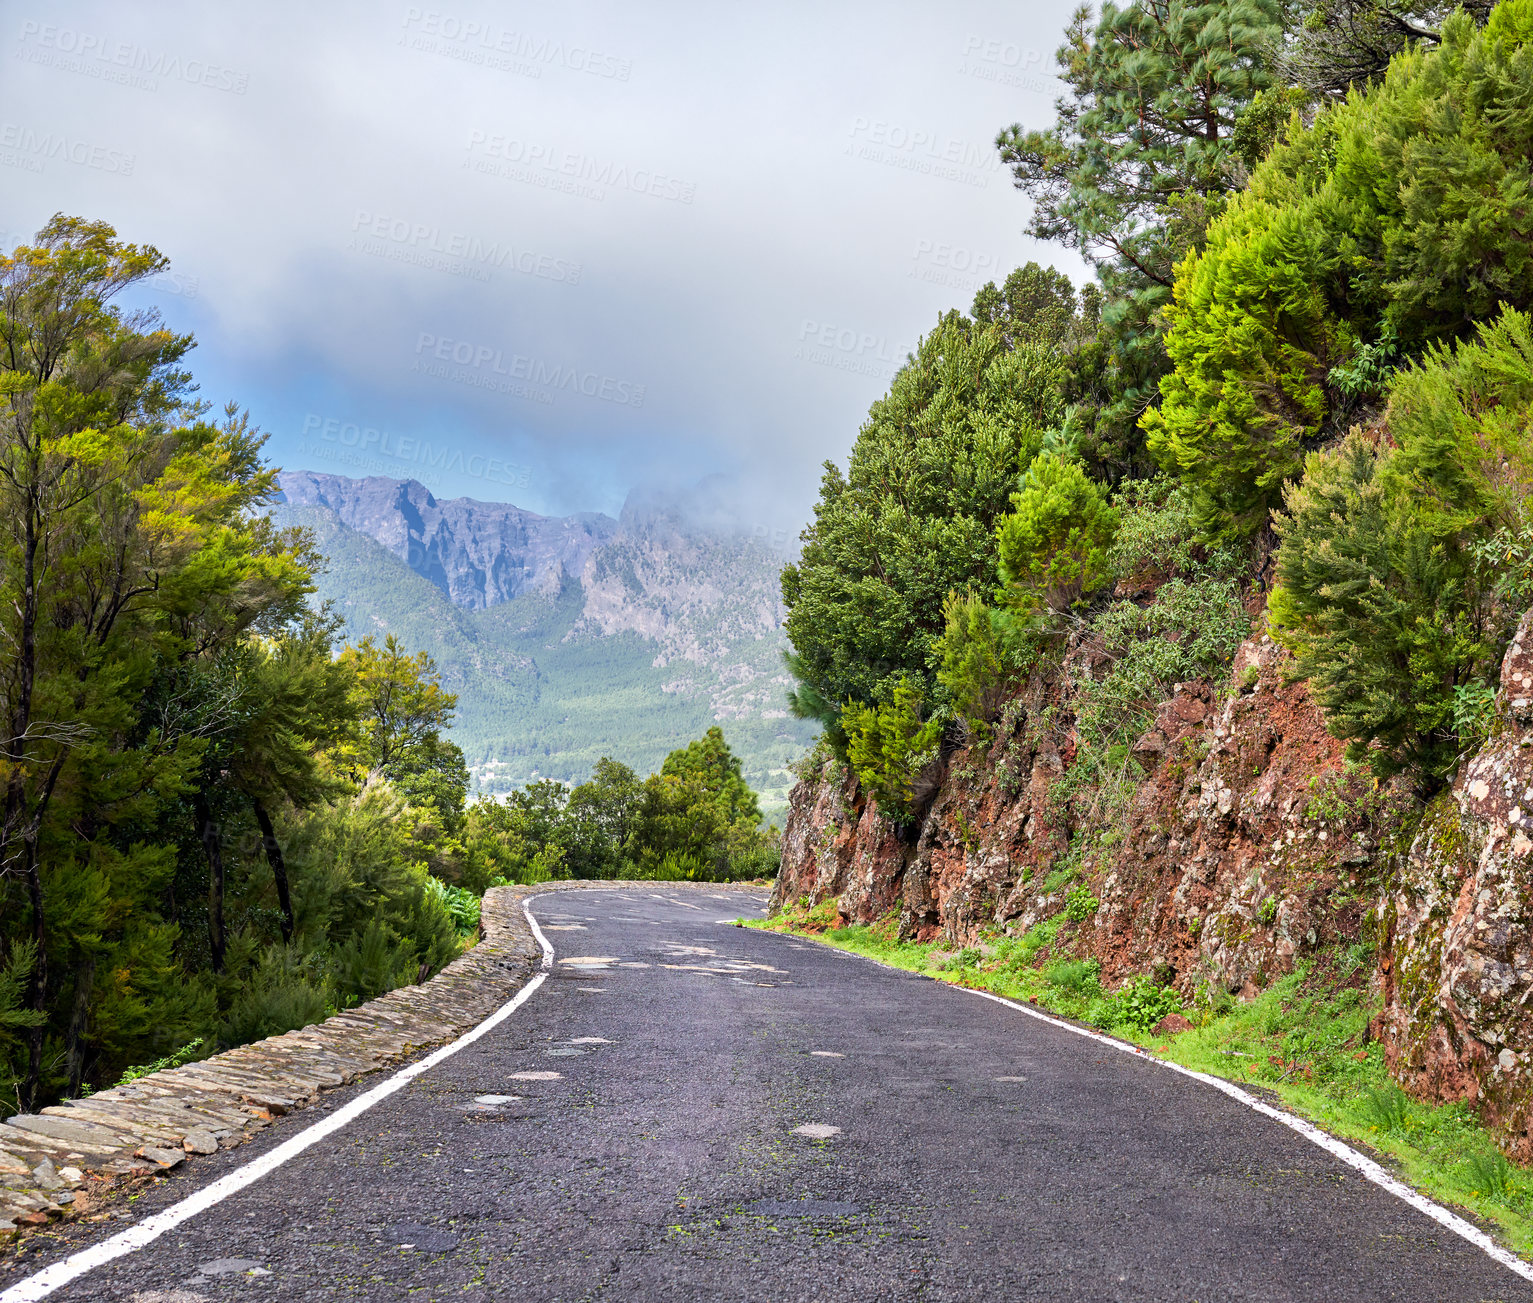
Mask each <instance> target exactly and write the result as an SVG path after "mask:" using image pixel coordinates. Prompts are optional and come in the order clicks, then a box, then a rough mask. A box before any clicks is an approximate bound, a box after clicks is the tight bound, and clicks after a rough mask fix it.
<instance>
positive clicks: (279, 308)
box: [0, 0, 1082, 532]
mask: <svg viewBox="0 0 1533 1303" xmlns="http://www.w3.org/2000/svg"><path fill="white" fill-rule="evenodd" d="M1069 8H1070V5H1069V4H1068V3H1067V2H1066V0H1043V2H1041V3H1032V4H1023V5H1017V4H1010V5H1002V4H995V3H986V2H985V0H973V2H970V3H948V4H945V5H930V4H898V3H896V4H889V3H883V4H872V3H842V4H833V5H827V4H824V3H803V4H797V3H786V4H785V3H777V4H773V5H765V6H754V7H731V6H717V5H712V4H709V5H704V4H701V3H685V2H683V0H674V2H672V3H652V4H645V5H634V4H616V3H613V4H595V3H592V4H575V5H570V4H552V3H516V4H510V3H504V4H483V3H471V2H469V0H464V2H463V3H459V2H458V0H448V4H447V7H440V8H433V7H431V6H430V5H419V6H411V5H396V4H391V3H362V4H346V3H341V2H338V0H324V2H323V3H316V2H315V0H307V2H306V3H302V4H298V3H286V2H284V0H275V2H269V3H263V4H260V5H255V4H250V5H209V4H207V3H206V2H205V0H199V2H197V3H189V4H185V5H178V4H176V3H164V2H162V3H154V4H143V5H137V4H132V3H123V0H114V2H113V3H103V4H86V3H70V2H69V0H61V2H60V3H54V4H49V5H38V4H34V3H28V4H19V3H16V2H15V0H0V55H3V58H4V63H3V69H4V72H3V75H0V242H3V244H4V246H5V247H7V248H9V247H11V246H13V245H14V244H16V243H17V242H18V241H20V240H23V239H25V238H26V237H27V236H28V235H29V234H30V233H31V232H32V231H34V230H36V229H37V227H38V226H39V225H40V224H41V223H42V222H44V221H45V220H46V219H47V218H48V217H49V215H51V214H52V213H54V212H56V211H63V212H66V213H73V214H80V215H85V216H90V217H96V218H104V219H106V220H108V221H110V222H112V223H113V224H114V225H115V226H116V227H117V229H118V231H119V232H120V234H121V235H122V236H123V237H124V238H126V239H131V240H134V241H141V242H148V243H152V244H154V245H156V246H157V247H158V248H159V249H161V250H162V251H163V252H164V253H165V254H167V255H168V256H169V257H170V258H171V260H172V266H171V270H170V272H169V273H168V274H167V275H166V276H165V277H163V278H161V280H160V282H159V283H157V284H155V285H154V286H152V287H151V288H149V289H147V290H145V291H143V292H142V293H141V294H140V296H139V297H140V298H141V300H142V301H144V302H150V303H153V304H154V305H155V306H156V307H158V308H159V309H160V311H161V312H162V313H163V314H164V316H165V317H166V319H167V320H168V321H169V323H170V324H172V325H173V326H174V327H176V328H178V329H188V330H191V331H193V332H195V334H196V336H197V339H198V341H199V345H198V348H197V350H196V352H195V354H194V355H193V366H194V370H195V372H196V374H197V377H198V379H199V381H200V383H201V385H202V390H203V393H204V396H205V397H207V398H208V399H210V400H212V401H214V402H215V403H216V404H218V405H220V406H221V405H222V404H223V402H224V401H226V400H227V399H230V398H232V399H236V400H237V401H239V402H240V403H241V404H243V405H246V406H248V407H249V408H250V410H251V413H252V415H253V417H254V418H255V420H256V421H257V422H258V423H259V424H260V425H261V426H262V428H263V429H265V430H266V431H267V432H268V433H269V434H270V443H269V445H268V448H269V451H270V453H271V455H272V457H273V459H274V460H275V461H277V462H278V463H279V464H281V465H283V466H291V467H307V468H310V469H315V470H333V471H337V472H340V473H343V474H353V475H362V474H386V475H393V476H398V477H403V476H407V475H413V476H414V477H415V478H417V479H420V480H422V481H424V482H425V483H427V484H428V486H429V487H431V488H432V490H433V491H434V492H436V493H437V494H438V495H439V496H454V495H458V494H463V495H468V496H472V497H479V498H488V499H500V500H509V501H515V502H517V503H519V504H520V505H523V506H527V507H530V508H532V509H534V510H540V511H548V512H566V511H573V510H605V511H615V510H616V508H617V507H618V506H619V505H620V504H621V502H622V500H623V498H624V496H625V494H626V493H627V491H628V490H629V489H630V488H632V487H634V486H635V485H637V484H641V483H646V482H677V483H682V482H693V481H696V480H699V479H701V478H703V477H705V476H711V475H723V476H726V477H729V478H730V479H731V480H732V481H733V482H734V483H735V484H736V485H738V486H740V488H741V489H742V490H743V492H744V495H745V497H744V501H745V504H746V505H744V506H743V507H742V508H741V510H742V511H744V512H745V513H747V514H748V515H749V516H750V517H751V518H752V519H751V523H752V524H753V525H755V526H756V527H757V528H758V529H769V530H775V531H779V532H781V531H784V530H796V528H797V526H798V525H799V524H800V523H801V522H802V520H803V519H804V518H806V517H807V515H808V514H809V511H810V508H811V505H812V503H813V500H814V494H815V491H816V486H817V483H818V480H819V473H820V472H819V466H820V463H821V462H823V461H824V460H826V459H827V458H834V459H837V460H841V459H844V458H845V456H846V453H847V451H848V449H849V448H850V446H851V443H852V440H853V439H854V438H855V436H856V432H857V428H858V425H859V424H860V422H861V420H862V419H863V417H864V415H865V414H866V412H867V408H868V405H869V403H871V402H872V401H873V400H874V399H875V398H877V397H878V395H879V394H880V393H882V392H883V390H884V389H885V388H886V386H887V383H888V380H889V377H890V375H891V373H892V370H893V368H894V366H895V365H896V364H897V362H898V361H899V360H900V359H902V358H903V356H904V354H905V352H906V351H907V350H908V349H909V348H910V347H911V346H912V345H913V344H914V342H915V340H916V339H917V337H918V336H919V335H920V334H921V333H922V332H924V331H925V330H927V329H929V328H930V326H931V325H932V323H933V322H934V321H935V320H936V317H937V315H938V313H940V312H941V311H942V310H944V309H945V308H948V307H952V306H959V307H966V306H967V305H968V304H969V302H970V301H971V299H972V295H973V291H974V290H975V289H976V288H977V287H978V286H979V285H981V284H983V283H984V282H985V281H986V280H989V279H992V278H997V279H998V278H1000V277H1003V276H1004V275H1005V273H1006V272H1007V271H1008V270H1009V269H1010V268H1011V267H1013V266H1016V265H1018V264H1020V263H1024V262H1027V261H1028V260H1030V259H1036V260H1038V261H1041V262H1053V263H1054V264H1055V265H1057V266H1059V267H1061V268H1063V269H1064V270H1066V271H1068V272H1069V273H1070V274H1071V275H1073V276H1076V277H1077V279H1079V278H1080V276H1081V274H1082V269H1081V266H1080V264H1079V262H1078V261H1077V260H1076V259H1075V258H1074V257H1073V256H1072V255H1071V254H1069V253H1068V252H1066V251H1064V250H1060V249H1056V248H1053V247H1051V246H1046V245H1041V244H1039V243H1037V242H1036V241H1033V240H1031V239H1029V238H1028V237H1027V236H1025V235H1023V234H1022V228H1023V226H1024V225H1025V224H1026V221H1027V215H1028V207H1027V202H1026V200H1025V199H1024V198H1023V197H1022V196H1021V195H1020V194H1019V193H1018V192H1017V191H1016V190H1014V189H1013V188H1012V187H1011V185H1010V179H1009V177H1008V176H1007V174H1006V173H1005V172H1004V171H1003V170H1002V168H1001V166H1000V164H999V161H998V159H997V158H996V155H995V151H994V148H993V145H992V143H991V142H992V141H993V139H994V136H995V133H996V131H997V129H998V128H1000V127H1002V126H1004V125H1006V124H1008V123H1011V122H1013V121H1021V122H1023V123H1026V124H1029V125H1044V124H1046V123H1047V122H1048V121H1049V120H1050V118H1051V116H1052V101H1053V98H1054V96H1055V94H1056V93H1057V87H1058V84H1057V82H1056V81H1055V80H1054V78H1053V75H1052V73H1053V51H1054V49H1055V48H1056V46H1057V45H1058V42H1059V37H1060V33H1061V31H1062V29H1063V26H1064V24H1065V21H1066V19H1067V17H1068V11H1069ZM241 12H243V13H245V14H248V15H249V16H248V17H239V16H238V15H239V14H240V13H241Z"/></svg>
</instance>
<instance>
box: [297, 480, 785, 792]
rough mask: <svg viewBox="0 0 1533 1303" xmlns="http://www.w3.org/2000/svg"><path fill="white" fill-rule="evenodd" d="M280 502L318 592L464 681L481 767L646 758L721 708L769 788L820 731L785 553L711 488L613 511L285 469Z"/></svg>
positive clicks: (531, 772)
mask: <svg viewBox="0 0 1533 1303" xmlns="http://www.w3.org/2000/svg"><path fill="white" fill-rule="evenodd" d="M279 485H280V489H281V492H280V494H279V495H278V498H277V500H276V501H275V502H274V503H273V506H272V514H273V517H274V519H275V520H276V521H277V522H278V523H279V524H289V525H302V526H304V527H306V528H308V529H309V530H310V531H311V532H312V533H313V535H314V537H315V540H316V543H317V545H318V546H319V549H320V551H321V552H323V553H325V554H326V556H327V557H328V567H327V569H326V570H325V571H324V572H322V573H321V574H320V575H319V576H317V580H316V585H317V590H318V591H317V596H318V597H319V599H320V600H324V601H328V602H330V604H331V605H332V607H333V609H334V610H335V611H336V612H337V613H338V614H339V615H340V616H341V617H342V619H343V620H344V621H345V625H346V635H347V637H349V638H353V639H355V638H360V637H362V636H364V635H366V634H373V635H376V636H380V637H381V636H385V635H387V634H389V633H394V634H397V635H398V636H399V637H400V638H401V639H402V640H403V641H404V642H405V643H406V644H407V645H408V646H410V647H411V648H419V649H422V650H425V651H427V652H429V653H430V654H431V655H432V657H433V658H434V659H435V660H436V661H437V663H438V667H439V669H440V671H441V674H442V679H443V682H444V684H445V685H446V686H447V687H448V688H449V690H451V691H453V692H455V693H457V694H458V697H459V708H458V720H457V722H456V723H455V724H454V728H453V736H454V738H455V739H456V740H457V741H458V743H459V744H460V745H461V746H462V747H463V749H464V753H465V756H466V757H467V759H468V761H469V765H470V770H471V772H472V773H473V775H474V777H475V781H476V783H477V784H478V785H479V787H480V788H481V789H483V790H486V791H490V792H498V791H503V790H505V789H506V788H508V787H514V786H518V785H520V784H522V783H525V782H528V781H531V780H532V779H535V778H547V777H552V778H558V779H560V780H561V781H565V782H573V781H579V780H580V779H583V778H584V777H585V776H586V774H587V773H588V772H589V770H590V767H591V765H592V764H593V763H594V762H595V760H596V759H598V758H599V757H600V756H601V755H612V756H613V757H614V758H615V759H619V760H622V761H624V762H625V763H627V764H630V765H632V766H633V767H634V768H635V769H637V770H639V771H640V772H646V771H647V770H648V769H653V768H657V767H658V765H659V763H660V761H661V760H662V759H663V758H664V756H665V754H666V753H667V752H669V751H670V750H671V749H672V748H674V747H676V746H680V745H683V744H684V743H685V742H686V741H688V740H689V739H690V738H691V737H694V736H697V735H699V734H700V733H701V732H702V731H704V730H705V729H706V728H707V727H709V726H710V725H711V724H714V723H718V724H720V725H721V726H723V727H724V728H725V731H726V734H727V735H728V736H729V739H730V743H731V745H732V746H733V747H734V748H735V749H736V751H737V752H738V753H739V754H740V755H741V757H742V761H743V763H744V767H745V771H746V774H747V776H748V778H749V779H750V780H751V782H752V785H753V786H755V787H756V788H757V789H758V791H761V792H762V794H763V808H765V809H767V810H768V811H769V812H775V811H781V810H782V809H783V808H785V805H786V796H787V789H788V786H789V785H790V783H791V776H790V775H789V774H788V771H787V769H786V765H787V763H788V761H790V760H791V759H793V758H795V757H796V756H797V755H798V754H799V753H801V752H802V750H803V749H804V748H805V747H806V746H807V745H808V744H809V742H810V741H811V740H812V738H813V733H814V730H813V728H812V726H810V725H808V724H805V723H804V722H803V721H799V720H795V719H793V718H792V717H791V716H790V715H789V713H788V711H787V708H786V701H785V695H786V690H787V688H788V686H789V676H788V674H787V672H786V669H785V667H784V666H783V664H782V651H783V649H784V648H785V646H786V642H785V639H784V636H783V633H782V620H783V610H782V605H781V596H780V592H779V590H778V579H777V575H778V570H779V568H780V565H781V557H780V556H778V555H777V554H776V553H774V552H773V551H771V550H770V549H769V548H767V547H766V546H765V545H764V544H763V543H762V542H761V541H759V540H757V539H754V538H752V537H750V536H748V535H747V534H746V532H745V531H744V530H741V529H740V528H739V527H738V525H736V524H734V522H733V520H732V519H731V517H730V515H729V514H728V513H727V512H726V511H723V510H720V509H718V508H717V507H716V506H714V505H711V504H710V501H709V499H708V495H707V492H706V486H705V487H704V491H703V492H702V493H700V494H698V495H696V496H694V497H692V498H690V499H689V498H688V497H686V496H681V495H667V494H663V493H655V492H641V493H635V494H632V495H630V497H629V500H628V501H627V502H626V503H625V504H624V507H623V510H622V511H621V512H620V513H619V515H618V517H617V518H616V519H614V518H613V517H611V516H607V515H604V514H602V513H599V512H583V513H577V514H574V515H571V516H564V517H559V516H541V515H538V514H537V513H535V512H531V511H528V510H526V509H525V508H522V507H519V506H516V505H515V504H513V503H493V502H480V501H478V500H476V499H472V498H454V499H439V498H437V497H436V496H435V495H433V494H432V493H431V491H430V490H429V489H427V488H426V486H424V485H422V484H420V483H419V482H417V481H413V480H395V479H390V478H388V477H385V476H369V477H367V478H364V479H350V478H349V477H346V476H341V475H334V474H331V473H328V472H316V471H308V470H284V471H282V472H281V473H280V475H279Z"/></svg>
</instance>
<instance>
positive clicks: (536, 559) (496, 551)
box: [279, 471, 618, 610]
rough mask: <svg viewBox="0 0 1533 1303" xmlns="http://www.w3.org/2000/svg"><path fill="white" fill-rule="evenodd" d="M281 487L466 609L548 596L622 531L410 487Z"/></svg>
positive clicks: (371, 480)
mask: <svg viewBox="0 0 1533 1303" xmlns="http://www.w3.org/2000/svg"><path fill="white" fill-rule="evenodd" d="M279 482H280V484H281V487H282V495H283V497H282V500H283V501H284V502H285V503H287V504H288V505H291V506H296V507H323V508H325V509H327V510H329V511H331V512H333V513H334V515H335V517H336V519H338V520H339V521H340V522H341V523H342V524H344V525H346V526H348V527H349V528H351V529H355V530H357V531H359V532H360V533H363V534H366V535H368V536H369V537H370V538H372V539H374V540H375V541H376V542H378V543H381V544H382V545H383V546H384V547H385V548H387V549H388V550H389V551H390V552H392V553H393V554H394V555H395V556H397V557H398V558H399V559H400V560H401V561H403V562H404V563H405V564H406V565H408V566H409V567H410V569H412V570H414V571H415V573H416V574H418V575H421V576H422V577H424V578H426V579H428V580H430V581H431V582H432V583H433V584H435V585H436V586H437V587H438V588H439V589H441V591H442V592H444V593H445V594H447V596H448V597H450V598H451V599H452V601H453V603H454V605H456V606H464V607H468V608H469V609H470V610H479V609H482V608H484V607H487V606H494V605H496V604H497V603H499V602H508V601H510V600H511V599H512V598H515V597H519V596H521V594H523V593H527V592H535V593H540V594H542V595H543V596H546V597H551V596H554V595H555V594H557V593H558V591H559V589H560V586H561V585H562V584H564V583H565V582H566V581H567V580H568V579H570V578H573V577H574V576H576V575H579V574H580V572H581V571H582V570H583V569H584V568H585V564H586V561H587V559H588V558H589V557H590V556H591V554H592V552H594V551H595V550H596V549H597V548H598V547H600V546H601V545H602V544H603V543H605V542H607V541H608V540H609V539H611V538H612V537H613V535H615V534H616V533H617V529H618V525H617V522H616V521H615V520H613V519H612V518H611V517H610V516H603V515H601V514H599V513H597V512H584V513H582V514H580V515H575V516H539V515H536V514H535V513H533V512H531V511H523V510H522V509H521V508H520V507H517V506H513V505H512V504H511V503H509V502H477V501H475V500H474V499H473V498H452V499H450V500H448V501H445V502H444V501H440V500H438V499H437V498H436V497H434V496H433V495H432V493H431V490H430V489H428V488H427V487H426V486H425V485H424V484H419V483H417V482H416V481H415V480H394V479H388V478H386V477H384V476H381V475H373V476H369V477H368V478H366V479H361V480H354V479H348V478H347V477H346V476H344V475H324V474H319V473H317V472H315V471H283V472H282V474H281V476H280V481H279Z"/></svg>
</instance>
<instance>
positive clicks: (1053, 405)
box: [782, 313, 1073, 722]
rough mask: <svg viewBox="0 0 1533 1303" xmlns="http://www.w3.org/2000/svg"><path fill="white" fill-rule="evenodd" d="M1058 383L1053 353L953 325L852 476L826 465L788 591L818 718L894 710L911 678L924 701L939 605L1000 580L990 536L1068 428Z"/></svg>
mask: <svg viewBox="0 0 1533 1303" xmlns="http://www.w3.org/2000/svg"><path fill="white" fill-rule="evenodd" d="M1071 315H1072V316H1073V314H1071ZM1067 320H1068V319H1067ZM1019 335H1020V342H1017V341H1018V337H1019ZM1062 375H1063V372H1062V367H1061V363H1060V360H1059V351H1058V348H1057V347H1056V346H1055V344H1054V343H1053V342H1051V341H1050V340H1048V339H1038V338H1035V337H1032V336H1031V335H1030V334H1029V333H1028V332H1026V331H1018V330H1017V329H1016V328H1015V326H1012V325H1008V324H1003V323H1000V322H995V323H992V324H989V325H983V324H979V323H976V322H974V321H973V320H972V319H970V318H968V317H965V316H962V315H961V314H958V313H950V314H948V315H947V316H946V317H944V318H943V320H942V321H941V322H939V323H938V325H937V327H936V329H935V330H933V331H932V333H931V334H930V335H928V336H927V337H926V338H925V339H923V340H922V341H921V343H920V346H919V347H918V348H917V350H916V353H915V355H914V356H913V357H912V358H911V360H910V362H909V363H908V364H907V365H906V366H905V367H904V368H903V369H902V370H901V371H900V372H899V374H898V375H897V376H896V377H895V379H894V383H893V384H892V385H891V386H890V390H889V393H888V395H887V396H886V397H884V398H882V399H880V400H879V401H878V402H877V403H875V404H874V405H873V410H872V411H871V413H870V414H869V417H868V421H867V424H866V425H865V426H864V427H863V429H862V432H861V434H860V435H859V437H858V439H857V444H856V447H855V448H854V449H853V451H852V458H851V465H850V467H849V468H848V470H847V472H846V473H845V474H843V473H842V471H841V470H840V469H839V468H838V467H836V466H834V465H832V464H830V463H827V464H826V467H825V476H824V479H823V481H822V482H821V488H820V500H819V504H818V505H817V506H816V508H815V519H814V523H813V524H811V525H810V526H809V528H808V529H807V530H805V531H804V546H803V553H802V556H801V558H800V560H799V561H797V562H796V563H794V564H792V565H789V566H788V567H787V568H786V569H785V570H784V571H783V579H782V586H783V600H784V602H785V603H786V605H787V607H788V620H787V629H788V636H789V638H790V639H791V640H792V642H793V646H794V649H795V651H796V661H795V662H794V670H795V673H796V674H797V675H798V677H799V678H800V680H801V681H803V682H804V683H805V684H806V685H808V687H809V688H810V689H811V693H812V696H813V700H814V701H815V702H817V703H820V704H819V707H818V708H821V709H827V710H829V711H834V712H839V710H840V708H841V706H842V705H843V704H844V703H845V702H847V701H855V702H858V703H861V704H864V705H867V704H872V703H874V702H878V701H887V700H889V699H890V697H891V694H892V692H893V690H894V686H895V684H896V683H898V682H900V681H901V680H902V679H903V678H904V677H905V676H910V677H912V678H913V679H914V681H915V682H916V683H917V684H918V685H919V686H920V689H921V690H922V691H923V692H926V691H929V690H930V687H931V684H932V681H933V676H934V673H935V664H934V659H933V654H932V648H933V644H934V642H935V640H936V639H937V638H939V637H940V636H941V634H942V632H943V629H944V627H945V620H944V617H943V614H942V606H943V602H944V601H945V600H946V599H947V595H948V593H949V592H951V591H952V590H954V589H964V588H970V587H975V586H978V587H980V588H988V587H989V586H990V585H991V584H992V583H993V582H994V575H995V567H996V543H995V523H996V521H997V520H998V519H999V518H1000V516H1001V515H1002V513H1003V512H1004V511H1005V509H1006V504H1007V502H1008V500H1009V499H1010V496H1011V494H1012V492H1013V490H1014V489H1015V487H1016V475H1017V466H1018V464H1019V462H1020V463H1021V464H1023V465H1025V464H1026V463H1028V462H1030V461H1031V460H1032V458H1033V457H1034V456H1035V455H1036V454H1037V452H1038V451H1039V450H1040V449H1041V447H1042V446H1043V440H1044V435H1045V432H1046V431H1047V430H1049V429H1050V428H1051V427H1052V426H1054V425H1056V424H1057V423H1058V422H1059V420H1060V419H1061V417H1062V415H1063V411H1062V406H1061V403H1060V400H1059V387H1060V384H1061V381H1062ZM833 719H834V716H833V717H832V720H827V721H826V722H833Z"/></svg>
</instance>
